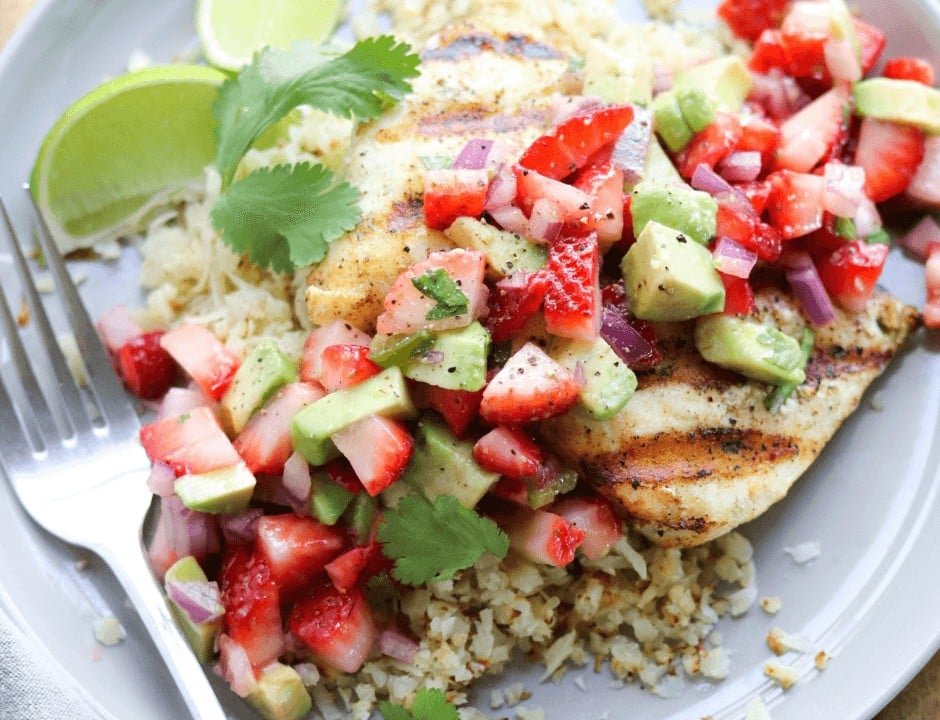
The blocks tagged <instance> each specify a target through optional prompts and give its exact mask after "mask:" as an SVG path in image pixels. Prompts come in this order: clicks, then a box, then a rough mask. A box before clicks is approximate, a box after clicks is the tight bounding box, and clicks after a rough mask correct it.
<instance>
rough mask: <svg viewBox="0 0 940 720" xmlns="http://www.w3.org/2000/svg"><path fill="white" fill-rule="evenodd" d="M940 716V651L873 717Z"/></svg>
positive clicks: (24, 3) (24, 1)
mask: <svg viewBox="0 0 940 720" xmlns="http://www.w3.org/2000/svg"><path fill="white" fill-rule="evenodd" d="M33 2H34V0H0V48H2V47H3V45H4V43H5V42H6V41H7V39H9V37H10V35H11V34H12V33H13V30H14V28H15V27H16V26H17V24H18V23H19V21H20V20H21V19H22V18H23V16H25V15H26V12H27V11H28V10H29V7H30V5H32V4H33ZM938 718H940V653H938V654H937V655H935V656H934V657H933V659H932V660H931V661H930V662H929V663H928V664H927V666H926V667H925V668H924V669H923V670H922V671H921V672H920V674H919V675H917V677H915V678H914V680H913V681H911V684H910V685H908V686H907V687H906V688H905V689H904V690H903V691H902V692H901V694H900V695H898V696H897V697H896V698H895V699H894V700H893V701H892V702H891V703H890V704H889V705H888V706H887V707H886V708H885V709H884V710H882V711H881V712H880V713H879V714H878V715H877V716H876V718H875V720H937V719H938Z"/></svg>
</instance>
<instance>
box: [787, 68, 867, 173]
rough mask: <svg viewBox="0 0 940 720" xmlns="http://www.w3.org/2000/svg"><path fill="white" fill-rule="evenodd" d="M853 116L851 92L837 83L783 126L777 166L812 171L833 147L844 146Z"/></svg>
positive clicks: (798, 170) (795, 170) (830, 152)
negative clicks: (849, 122) (849, 120)
mask: <svg viewBox="0 0 940 720" xmlns="http://www.w3.org/2000/svg"><path fill="white" fill-rule="evenodd" d="M850 115H851V91H850V90H849V88H848V86H837V87H834V88H832V90H830V91H829V92H827V93H825V94H823V95H820V96H819V97H818V98H816V99H815V100H813V102H811V103H810V104H809V105H807V106H806V107H805V108H803V109H802V110H800V111H799V112H797V113H796V114H795V115H792V116H791V117H789V118H787V119H786V120H784V122H783V124H782V125H781V126H780V145H779V147H778V148H777V167H778V168H783V169H786V170H793V171H794V172H809V171H810V170H812V169H813V168H814V167H816V165H818V164H819V163H820V161H822V160H823V159H824V158H826V157H829V156H831V154H832V152H833V148H837V147H839V146H841V143H842V142H843V141H844V139H845V137H846V135H847V133H848V119H849V117H850Z"/></svg>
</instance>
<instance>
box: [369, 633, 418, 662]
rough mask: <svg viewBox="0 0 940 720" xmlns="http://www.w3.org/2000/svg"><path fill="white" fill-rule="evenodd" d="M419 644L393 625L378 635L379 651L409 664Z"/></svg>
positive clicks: (416, 652)
mask: <svg viewBox="0 0 940 720" xmlns="http://www.w3.org/2000/svg"><path fill="white" fill-rule="evenodd" d="M420 649H421V646H420V645H418V643H416V642H415V641H414V640H412V639H411V638H410V637H408V636H407V635H405V634H404V633H402V632H401V631H400V630H398V629H397V628H394V627H389V628H386V629H385V630H384V631H383V632H382V634H381V635H380V636H379V651H380V652H381V653H382V654H383V655H386V656H388V657H390V658H392V659H393V660H398V661H399V662H403V663H407V664H409V665H410V664H411V663H412V662H413V661H414V659H415V655H417V654H418V650H420Z"/></svg>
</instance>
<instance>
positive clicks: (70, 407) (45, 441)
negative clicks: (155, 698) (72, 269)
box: [0, 199, 226, 720]
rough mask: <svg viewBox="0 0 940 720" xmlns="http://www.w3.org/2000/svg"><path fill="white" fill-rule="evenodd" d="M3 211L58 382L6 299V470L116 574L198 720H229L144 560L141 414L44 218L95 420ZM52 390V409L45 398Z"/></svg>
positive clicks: (47, 249) (18, 488)
mask: <svg viewBox="0 0 940 720" xmlns="http://www.w3.org/2000/svg"><path fill="white" fill-rule="evenodd" d="M0 211H2V215H3V220H4V225H6V228H7V231H8V233H9V241H10V242H9V245H10V249H11V254H12V256H13V261H14V265H15V266H16V269H17V273H18V275H19V277H20V281H21V284H22V286H23V292H24V294H25V296H26V299H27V302H28V303H29V305H30V309H31V319H32V322H34V323H35V327H36V330H37V331H38V334H39V335H40V337H41V339H42V342H43V345H44V348H45V353H46V354H47V355H48V357H49V360H50V364H51V366H52V374H53V375H54V378H53V377H49V378H46V377H37V372H36V371H35V370H34V366H35V363H33V362H31V361H30V359H29V357H28V356H27V352H26V348H25V347H24V344H23V340H22V338H21V336H20V332H19V329H18V327H17V324H16V322H15V320H14V319H13V315H12V313H11V311H10V306H9V304H8V303H7V300H6V298H5V295H4V293H3V292H2V291H0V325H2V337H4V338H5V339H6V341H7V344H8V346H9V348H10V354H11V356H12V360H13V365H14V369H15V374H16V376H18V380H19V383H20V388H19V389H20V392H19V393H17V392H16V386H15V384H14V383H8V382H7V381H6V380H3V382H0V427H2V428H3V438H2V441H0V466H2V469H3V470H4V471H5V473H6V475H7V477H8V478H9V480H10V482H11V483H12V486H13V489H14V491H15V492H16V495H17V496H18V497H19V500H20V502H21V503H22V505H23V507H24V508H25V509H26V511H27V512H28V513H29V514H30V515H31V516H32V517H33V519H34V520H35V521H36V522H37V523H39V524H40V525H41V526H42V527H43V528H45V529H46V530H48V531H49V532H50V533H52V534H53V535H56V536H58V537H59V538H61V539H62V540H65V541H66V542H69V543H72V544H74V545H80V546H82V547H85V548H87V549H89V550H92V551H94V552H95V553H96V554H98V555H99V556H100V557H101V558H102V559H103V560H104V561H105V562H106V563H107V564H108V565H109V566H110V568H111V569H112V571H113V572H114V574H115V575H116V576H117V578H118V580H119V581H120V583H121V585H122V586H123V587H124V589H125V591H126V592H127V594H128V596H129V597H130V599H131V601H132V602H133V604H134V606H135V607H136V608H137V610H138V612H139V613H140V616H141V618H142V619H143V621H144V625H146V627H147V630H148V631H149V632H150V635H151V637H152V638H153V641H154V643H155V644H156V646H157V648H158V649H159V651H160V654H161V655H162V656H163V660H164V661H165V662H166V664H167V666H168V667H169V669H170V673H171V674H172V676H173V679H174V680H175V681H176V684H177V686H178V687H179V690H180V693H181V694H182V696H183V698H184V700H185V701H186V704H187V706H188V707H189V710H190V712H191V713H192V716H193V717H194V718H196V720H224V718H225V717H226V715H225V712H224V711H223V710H222V707H221V705H220V704H219V701H218V698H217V697H216V695H215V692H214V691H213V689H212V686H211V685H210V684H209V681H208V678H207V677H206V674H205V672H204V671H203V669H202V667H201V666H200V664H199V662H198V660H197V659H196V657H195V655H194V654H193V652H192V651H191V649H190V647H189V645H188V644H187V642H186V640H185V638H184V637H183V635H182V634H181V633H180V632H179V630H178V629H177V628H176V626H175V624H174V622H173V620H172V618H171V616H170V613H169V611H168V609H167V605H166V602H165V600H164V597H163V595H162V592H161V590H160V589H159V586H158V584H157V582H156V580H155V578H154V576H153V574H152V572H151V570H150V566H149V563H148V561H147V559H146V556H145V553H144V547H143V540H142V527H143V521H144V518H145V516H146V514H147V510H148V508H149V506H150V502H151V499H152V495H151V493H150V491H149V489H148V488H147V484H146V478H147V474H148V472H149V466H150V463H149V462H148V460H147V457H146V455H145V453H144V451H143V448H142V447H141V445H140V443H139V441H138V433H139V430H140V421H139V419H138V417H137V413H136V412H135V411H134V408H133V406H132V405H131V402H130V400H129V399H128V397H127V394H126V393H125V391H124V389H123V388H122V386H121V384H120V382H119V381H118V379H117V377H116V375H115V373H114V370H113V369H112V367H111V363H110V360H109V359H108V356H107V353H106V350H105V348H104V346H103V345H102V344H101V341H100V339H99V338H98V334H97V332H96V330H95V327H94V325H93V324H92V322H91V320H90V319H89V317H88V313H87V311H86V310H85V308H84V306H83V305H82V301H81V298H80V297H79V295H78V291H77V290H76V288H75V285H74V283H73V282H72V279H71V277H70V276H69V274H68V272H67V270H66V268H65V263H64V262H63V260H62V257H61V254H60V253H59V251H58V249H57V248H56V247H55V243H53V242H52V240H51V235H50V233H49V229H48V227H47V226H46V224H45V221H44V220H43V218H42V214H41V213H39V212H38V210H37V211H36V216H37V218H38V220H39V223H38V236H39V238H40V243H41V246H42V251H43V253H44V254H45V258H46V260H47V262H48V265H49V267H50V268H51V269H52V272H53V276H54V278H55V283H56V287H57V289H58V292H59V294H60V295H61V297H62V300H63V301H64V302H63V304H64V306H65V310H66V314H67V316H68V319H69V323H70V325H71V330H72V332H73V334H74V336H75V340H76V342H77V344H78V347H79V350H80V351H81V355H82V358H83V359H84V362H85V365H86V368H87V371H88V372H87V377H88V389H89V391H90V393H88V395H90V396H91V397H90V403H91V404H92V405H94V408H95V412H93V413H91V414H90V413H89V407H88V406H89V401H86V394H84V393H83V392H82V390H81V389H80V388H79V386H78V385H77V383H76V381H75V379H74V378H73V376H72V374H71V372H70V371H69V368H68V365H67V363H66V360H65V357H64V356H63V354H62V351H61V350H60V348H59V344H58V342H57V341H56V336H55V334H54V332H53V329H52V326H51V323H50V321H49V317H48V315H47V314H46V312H45V310H44V308H43V304H42V302H41V300H40V298H39V295H38V292H37V290H36V285H35V283H34V282H33V279H32V277H31V275H30V272H29V269H28V267H27V265H26V260H25V258H24V254H23V251H22V249H21V247H20V243H19V241H18V240H17V238H16V233H15V231H14V229H13V223H12V222H11V220H10V216H9V214H8V213H7V209H6V206H5V205H4V204H3V201H2V199H0ZM42 374H43V373H39V375H42ZM0 379H2V378H0ZM44 381H47V382H45V386H46V387H47V390H48V391H49V396H50V398H51V399H52V402H47V400H46V399H45V398H44V396H43V393H42V392H41V391H40V385H41V383H43V382H44ZM18 397H19V399H18ZM23 398H28V400H26V401H24V399H23Z"/></svg>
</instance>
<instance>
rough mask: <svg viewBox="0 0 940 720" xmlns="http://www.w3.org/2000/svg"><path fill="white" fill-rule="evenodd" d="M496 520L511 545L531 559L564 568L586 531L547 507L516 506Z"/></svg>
mask: <svg viewBox="0 0 940 720" xmlns="http://www.w3.org/2000/svg"><path fill="white" fill-rule="evenodd" d="M494 519H495V520H496V523H497V524H498V525H499V526H500V528H502V529H503V530H504V531H505V532H506V534H507V535H508V536H509V546H510V547H511V548H512V549H513V550H515V551H516V552H517V553H519V554H520V555H521V556H522V557H524V558H525V559H526V560H530V561H532V562H537V563H545V564H547V565H554V566H555V567H564V566H565V565H568V564H569V563H570V562H571V561H572V560H574V553H575V550H577V549H578V546H580V545H581V543H583V542H584V537H585V532H584V530H582V529H581V528H578V527H575V526H574V525H573V524H572V523H570V522H568V521H567V520H565V518H563V517H561V515H556V514H555V513H553V512H548V511H547V510H533V509H532V508H528V507H525V506H522V505H516V506H514V507H513V508H512V509H509V510H505V511H502V512H499V513H496V514H495V516H494Z"/></svg>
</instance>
